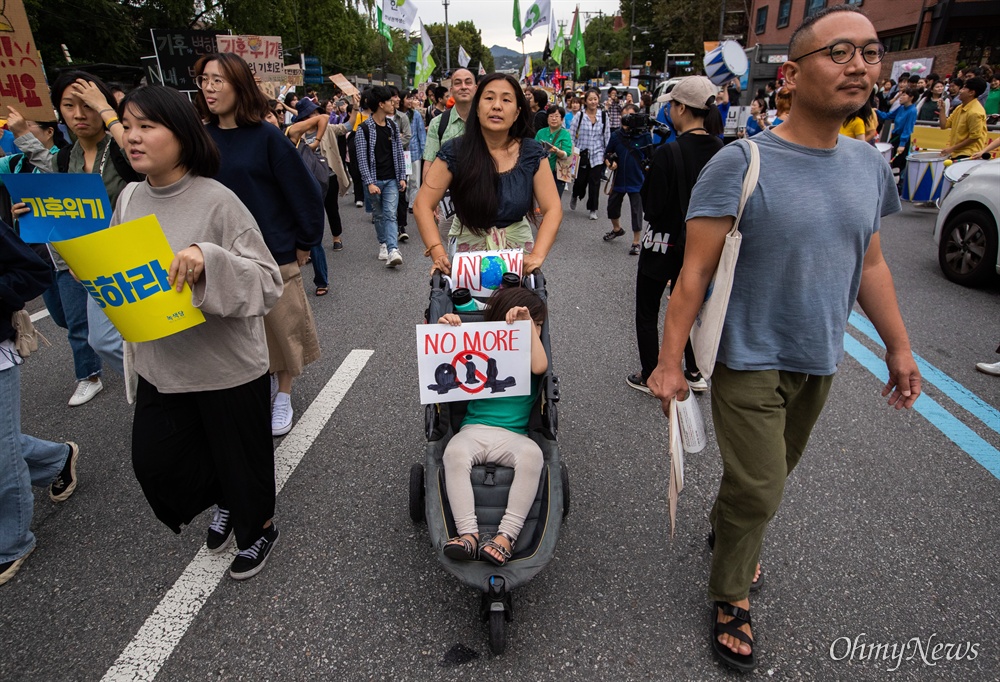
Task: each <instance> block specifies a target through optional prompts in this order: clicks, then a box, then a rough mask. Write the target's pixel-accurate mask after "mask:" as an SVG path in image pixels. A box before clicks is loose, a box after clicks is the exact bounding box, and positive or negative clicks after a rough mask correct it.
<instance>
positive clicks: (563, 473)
mask: <svg viewBox="0 0 1000 682" xmlns="http://www.w3.org/2000/svg"><path fill="white" fill-rule="evenodd" d="M559 477H560V478H561V479H562V497H563V518H564V519H565V518H566V517H567V516H569V469H567V468H566V463H565V462H559Z"/></svg>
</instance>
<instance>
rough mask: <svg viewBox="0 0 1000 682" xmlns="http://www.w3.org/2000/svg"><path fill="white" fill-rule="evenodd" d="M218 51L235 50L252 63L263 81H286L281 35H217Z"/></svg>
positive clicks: (252, 69)
mask: <svg viewBox="0 0 1000 682" xmlns="http://www.w3.org/2000/svg"><path fill="white" fill-rule="evenodd" d="M215 45H216V48H217V51H218V52H233V53H235V54H237V55H239V56H240V57H241V58H242V59H243V61H245V62H246V63H247V64H249V65H250V71H252V72H253V74H254V75H255V76H259V77H260V79H261V80H262V81H273V82H276V83H284V82H285V58H284V55H283V53H282V51H281V36H223V35H220V36H216V37H215Z"/></svg>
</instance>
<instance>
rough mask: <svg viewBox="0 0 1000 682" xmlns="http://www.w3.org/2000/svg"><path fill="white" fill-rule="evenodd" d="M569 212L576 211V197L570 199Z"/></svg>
mask: <svg viewBox="0 0 1000 682" xmlns="http://www.w3.org/2000/svg"><path fill="white" fill-rule="evenodd" d="M569 210H571V211H575V210H576V197H571V198H570V200H569Z"/></svg>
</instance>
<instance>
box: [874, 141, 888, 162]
mask: <svg viewBox="0 0 1000 682" xmlns="http://www.w3.org/2000/svg"><path fill="white" fill-rule="evenodd" d="M875 149H877V150H878V151H879V154H881V155H882V156H883V157H884V158H885V160H886V161H888V162H889V163H892V145H891V144H889V143H888V142H876V143H875Z"/></svg>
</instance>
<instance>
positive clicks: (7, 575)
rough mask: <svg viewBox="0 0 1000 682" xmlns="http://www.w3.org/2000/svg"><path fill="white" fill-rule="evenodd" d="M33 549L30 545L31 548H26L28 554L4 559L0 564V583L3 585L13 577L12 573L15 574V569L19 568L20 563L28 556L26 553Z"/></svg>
mask: <svg viewBox="0 0 1000 682" xmlns="http://www.w3.org/2000/svg"><path fill="white" fill-rule="evenodd" d="M34 551H35V548H34V547H32V548H31V549H29V550H28V554H25V555H24V556H23V557H21V558H20V559H14V560H13V561H5V562H3V563H2V564H0V585H3V584H4V583H5V582H7V581H8V580H10V579H11V578H13V577H14V574H16V573H17V571H18V570H19V569H20V568H21V564H23V563H24V562H25V560H26V559H27V558H28V555H29V554H31V553H32V552H34Z"/></svg>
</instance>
